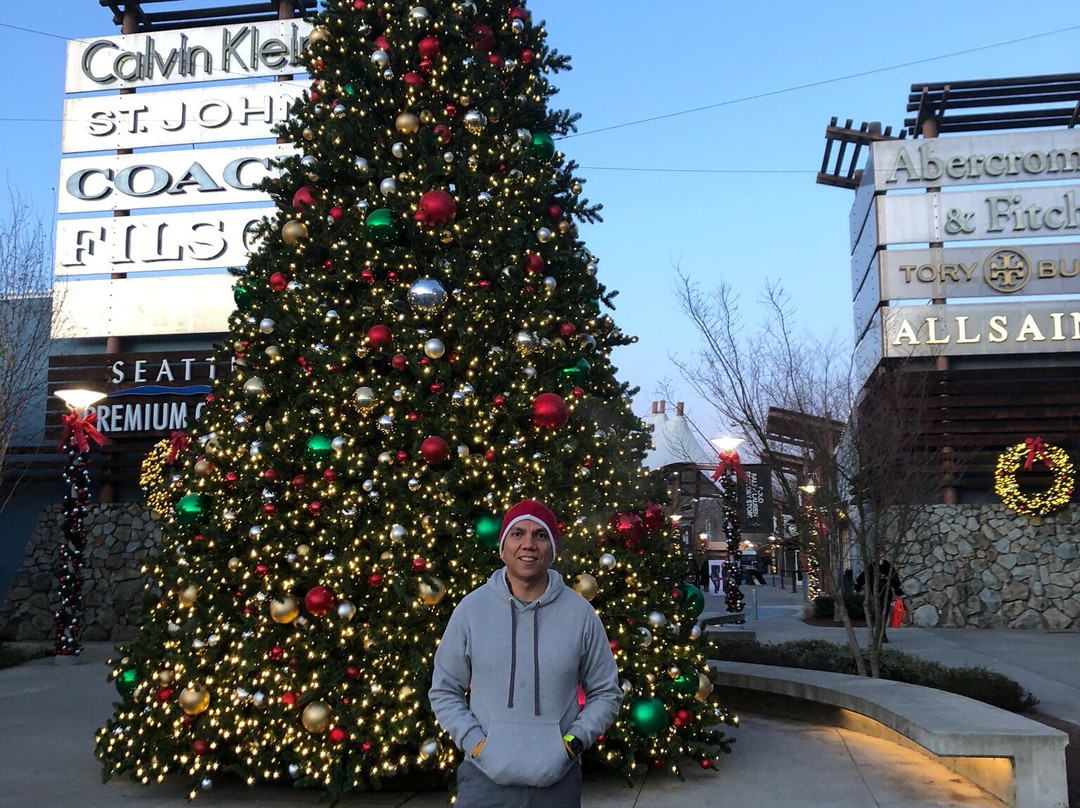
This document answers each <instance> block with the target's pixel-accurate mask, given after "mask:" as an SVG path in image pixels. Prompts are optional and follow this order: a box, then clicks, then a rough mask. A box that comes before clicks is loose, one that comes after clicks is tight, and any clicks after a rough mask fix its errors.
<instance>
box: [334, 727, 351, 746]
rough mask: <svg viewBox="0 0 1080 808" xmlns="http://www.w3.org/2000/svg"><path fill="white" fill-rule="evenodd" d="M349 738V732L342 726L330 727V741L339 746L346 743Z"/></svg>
mask: <svg viewBox="0 0 1080 808" xmlns="http://www.w3.org/2000/svg"><path fill="white" fill-rule="evenodd" d="M348 738H349V733H348V732H346V731H345V730H343V729H342V728H341V727H332V728H331V729H330V743H332V744H334V745H335V746H337V745H338V744H342V743H345V741H347V740H348Z"/></svg>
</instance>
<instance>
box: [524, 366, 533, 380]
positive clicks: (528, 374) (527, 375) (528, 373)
mask: <svg viewBox="0 0 1080 808" xmlns="http://www.w3.org/2000/svg"><path fill="white" fill-rule="evenodd" d="M525 378H527V379H535V378H536V368H534V367H533V366H532V365H529V366H528V367H527V368H525Z"/></svg>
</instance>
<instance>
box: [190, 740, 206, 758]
mask: <svg viewBox="0 0 1080 808" xmlns="http://www.w3.org/2000/svg"><path fill="white" fill-rule="evenodd" d="M191 751H192V752H194V753H195V754H196V755H197V756H198V757H202V756H203V755H206V754H209V753H210V741H208V740H206V739H205V738H199V740H197V741H195V743H193V744H192V745H191Z"/></svg>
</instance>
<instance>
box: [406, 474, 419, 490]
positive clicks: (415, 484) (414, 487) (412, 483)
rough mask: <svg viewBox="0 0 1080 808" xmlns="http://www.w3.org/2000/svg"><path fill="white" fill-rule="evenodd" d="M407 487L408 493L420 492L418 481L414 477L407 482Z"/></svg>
mask: <svg viewBox="0 0 1080 808" xmlns="http://www.w3.org/2000/svg"><path fill="white" fill-rule="evenodd" d="M408 486H409V490H410V491H419V490H420V481H419V480H418V479H416V478H415V477H410V478H409V482H408Z"/></svg>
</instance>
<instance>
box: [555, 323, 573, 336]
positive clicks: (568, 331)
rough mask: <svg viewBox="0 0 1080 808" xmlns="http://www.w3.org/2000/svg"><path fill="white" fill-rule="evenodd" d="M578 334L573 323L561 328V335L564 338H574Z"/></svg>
mask: <svg viewBox="0 0 1080 808" xmlns="http://www.w3.org/2000/svg"><path fill="white" fill-rule="evenodd" d="M576 333H577V326H576V325H574V324H573V323H563V324H562V325H560V326H559V335H560V336H563V337H572V336H574V334H576Z"/></svg>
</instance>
